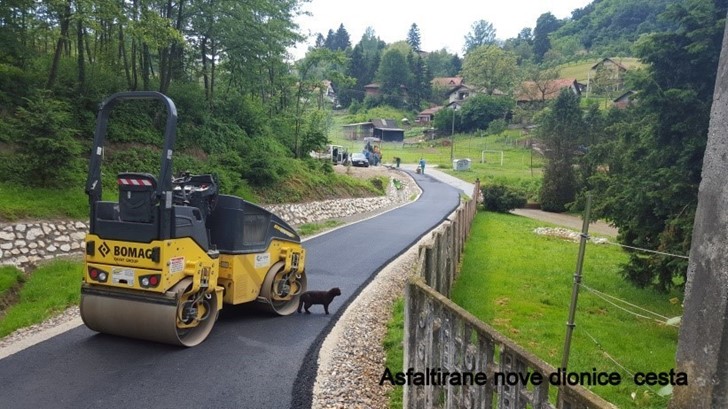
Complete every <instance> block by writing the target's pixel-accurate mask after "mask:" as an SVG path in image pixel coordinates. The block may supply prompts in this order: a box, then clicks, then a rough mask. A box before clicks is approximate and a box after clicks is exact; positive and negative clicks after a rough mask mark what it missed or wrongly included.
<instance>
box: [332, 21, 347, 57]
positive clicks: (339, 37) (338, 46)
mask: <svg viewBox="0 0 728 409" xmlns="http://www.w3.org/2000/svg"><path fill="white" fill-rule="evenodd" d="M350 47H351V41H350V39H349V32H348V31H346V28H344V24H343V23H342V24H339V28H338V29H336V34H334V48H333V50H334V51H343V50H346V49H347V48H350Z"/></svg>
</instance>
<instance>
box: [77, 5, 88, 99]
mask: <svg viewBox="0 0 728 409" xmlns="http://www.w3.org/2000/svg"><path fill="white" fill-rule="evenodd" d="M76 7H78V8H77V9H76V12H77V14H78V15H79V16H80V15H81V14H82V13H83V12H82V11H81V3H80V2H79V3H78V4H77V5H76ZM76 40H77V43H78V45H77V48H78V56H77V57H78V58H77V61H78V90H79V92H82V91H83V89H84V84H85V83H86V60H85V59H84V55H83V51H84V46H83V24H82V22H81V18H77V19H76Z"/></svg>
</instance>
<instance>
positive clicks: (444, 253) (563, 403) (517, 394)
mask: <svg viewBox="0 0 728 409" xmlns="http://www.w3.org/2000/svg"><path fill="white" fill-rule="evenodd" d="M479 189H480V186H479V183H476V186H475V191H474V192H473V195H472V198H478V197H479V193H480V192H479ZM476 206H477V200H475V199H471V200H469V201H467V202H464V203H463V204H462V205H461V206H460V207H459V208H458V209H457V210H456V211H455V212H454V213H453V214H452V215H451V216H450V217H449V222H448V223H445V224H443V225H442V226H441V227H439V228H438V229H437V230H436V231H435V232H434V233H433V237H432V240H431V241H430V242H429V243H428V244H425V245H423V246H421V247H420V250H419V261H418V265H417V272H418V275H417V276H415V277H413V278H412V279H411V280H410V281H409V283H408V284H407V287H406V290H405V291H406V292H405V336H404V339H405V341H404V342H405V345H404V363H405V365H404V368H405V373H404V374H403V375H404V376H405V378H404V380H405V382H406V384H405V392H404V407H405V408H417V409H429V408H453V409H454V408H458V409H461V408H462V409H466V408H483V409H486V408H487V409H491V408H494V407H495V408H499V409H526V408H533V409H547V408H555V407H558V408H562V409H587V408H588V409H603V408H614V406H613V405H611V404H610V403H609V402H606V401H605V400H603V399H601V398H599V397H598V396H596V395H594V394H593V393H591V392H589V391H587V390H586V389H585V388H583V387H581V386H560V387H558V388H556V387H552V386H551V382H549V376H550V375H551V374H553V373H558V372H557V370H556V369H555V368H553V367H552V366H550V365H548V364H547V363H546V362H544V361H542V360H541V359H539V358H538V357H536V356H535V355H533V354H531V353H529V352H528V351H526V350H524V349H523V348H521V347H519V346H518V345H516V344H515V343H514V342H512V341H510V340H509V339H508V338H506V337H505V336H503V335H501V334H500V333H498V332H497V331H495V330H494V329H493V328H492V327H490V326H488V325H486V324H485V323H483V322H481V321H479V320H478V319H477V318H475V317H474V316H473V315H472V314H470V313H468V312H467V311H465V310H464V309H462V308H460V307H459V306H457V305H456V304H455V303H453V302H452V301H451V300H450V299H449V296H450V288H451V287H452V283H453V281H454V279H455V278H456V276H457V272H458V265H459V263H460V257H461V254H462V250H463V246H464V243H465V240H466V238H467V237H468V235H469V233H470V226H471V224H472V221H473V218H474V217H475V213H476V212H477V207H476ZM446 373H447V374H446ZM534 373H539V374H540V375H541V376H542V379H541V382H540V384H538V385H534V384H537V383H539V382H538V375H536V377H537V378H533V376H534V375H533V374H534ZM527 375H528V376H529V378H528V379H529V380H530V381H529V382H526V383H525V385H524V383H523V381H522V379H523V378H522V377H525V376H527ZM550 388H552V389H553V388H556V390H550ZM557 393H558V398H557V397H556V395H557ZM550 395H553V396H551V401H553V402H557V405H553V404H551V403H550V402H549V396H550Z"/></svg>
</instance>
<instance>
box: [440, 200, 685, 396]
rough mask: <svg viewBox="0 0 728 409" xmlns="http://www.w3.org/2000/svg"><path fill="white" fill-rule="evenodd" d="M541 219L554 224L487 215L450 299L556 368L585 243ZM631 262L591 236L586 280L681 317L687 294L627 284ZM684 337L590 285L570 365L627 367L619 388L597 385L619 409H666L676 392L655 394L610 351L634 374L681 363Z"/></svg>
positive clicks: (577, 368)
mask: <svg viewBox="0 0 728 409" xmlns="http://www.w3.org/2000/svg"><path fill="white" fill-rule="evenodd" d="M541 226H548V224H547V223H543V222H539V221H535V220H530V219H527V218H523V217H519V216H514V215H510V214H497V213H490V212H480V213H479V214H478V215H477V216H476V219H475V221H474V224H473V228H472V230H471V236H470V238H469V239H468V241H467V243H466V246H465V254H464V258H463V264H462V269H461V272H460V275H459V277H458V279H457V281H456V282H455V284H454V287H453V291H452V299H453V301H455V302H456V303H457V304H459V305H461V306H462V307H463V308H465V309H467V310H468V311H470V312H471V313H473V314H474V315H475V316H476V317H478V318H479V319H481V320H483V321H484V322H486V323H488V324H490V325H492V326H493V327H494V328H495V329H497V330H498V331H499V332H501V333H502V334H504V335H506V336H507V337H509V338H510V339H512V340H514V341H515V342H516V343H518V344H519V345H521V346H522V347H524V348H526V349H527V350H530V351H532V352H533V353H535V354H536V355H537V356H539V357H540V358H541V359H543V360H545V361H546V362H548V363H550V364H551V365H553V366H554V367H555V368H558V367H559V366H560V364H561V355H562V351H563V343H564V338H565V332H566V326H565V323H566V320H567V318H568V311H569V304H570V297H571V289H572V284H573V274H574V271H575V267H576V260H577V253H578V246H579V245H578V243H574V242H569V241H564V240H562V239H558V238H553V237H544V236H538V235H536V234H534V233H533V230H534V229H535V228H536V227H541ZM626 261H627V257H626V254H625V253H624V252H623V251H622V250H621V249H620V248H618V247H614V246H608V245H597V244H591V243H590V244H589V245H587V248H586V255H585V259H584V270H583V281H582V283H583V284H585V285H587V286H589V287H591V288H593V289H596V290H599V291H602V292H604V293H606V294H609V295H611V296H614V297H617V298H620V299H623V300H627V301H629V302H631V303H633V304H636V305H639V306H641V307H642V308H646V309H648V310H651V311H655V312H657V313H659V314H662V315H664V316H666V317H675V316H679V315H681V314H682V308H681V306H680V301H679V300H681V299H682V294H680V293H678V292H673V293H670V294H660V293H657V292H654V291H652V290H648V289H639V288H636V287H634V286H632V285H631V284H629V283H627V282H626V281H625V280H624V279H623V278H622V277H621V276H620V273H619V265H620V264H622V263H624V262H626ZM628 308H630V309H632V310H634V308H631V307H628ZM638 312H639V311H638ZM592 337H593V338H594V340H596V341H597V342H598V344H597V343H595V341H594V340H593V339H592ZM677 337H678V328H675V327H671V326H667V325H665V324H661V323H658V322H655V321H652V320H645V319H642V318H638V317H636V316H634V315H631V314H628V313H626V312H624V311H622V310H620V309H618V308H616V307H614V306H613V305H610V304H609V303H607V302H605V301H604V300H602V299H600V298H597V297H596V296H595V295H594V294H592V293H590V292H588V291H586V290H585V289H584V288H582V289H581V291H580V295H579V300H578V308H577V313H576V328H575V330H574V333H573V338H572V345H571V354H570V359H569V371H573V372H584V371H588V372H591V371H592V370H593V369H594V368H595V369H596V371H597V372H619V373H620V375H621V379H622V381H621V384H620V385H618V386H610V385H607V386H594V387H589V388H590V389H591V390H592V391H593V392H595V393H596V394H598V395H600V396H602V397H603V398H605V399H607V400H608V401H611V402H613V403H615V404H616V405H618V406H620V407H645V408H664V407H665V406H666V405H667V401H668V398H664V397H660V396H658V395H657V391H658V390H659V389H660V388H661V386H651V387H646V386H637V385H636V384H635V382H634V381H633V376H632V375H630V374H628V373H627V372H626V371H625V370H624V369H623V368H621V367H620V366H618V365H617V364H615V363H614V362H613V361H612V360H611V359H610V357H611V358H612V359H614V361H617V362H619V365H621V366H623V367H624V368H626V369H628V370H629V371H630V372H631V373H633V374H634V373H636V372H643V373H646V372H669V371H670V369H671V368H674V366H675V350H676V346H677ZM633 394H634V395H633ZM633 396H634V397H633Z"/></svg>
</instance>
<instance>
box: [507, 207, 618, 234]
mask: <svg viewBox="0 0 728 409" xmlns="http://www.w3.org/2000/svg"><path fill="white" fill-rule="evenodd" d="M511 213H513V214H515V215H518V216H524V217H528V218H529V219H536V220H541V221H544V222H549V223H553V224H557V225H559V226H563V227H568V228H570V229H573V230H576V231H581V225H582V223H583V222H582V219H581V217H578V216H574V215H571V214H566V213H550V212H544V211H543V210H536V209H516V210H513V211H511ZM589 233H596V234H603V235H607V236H612V237H617V229H616V228H614V227H612V226H610V225H608V224H607V223H604V222H602V221H595V222H591V223H590V224H589Z"/></svg>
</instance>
